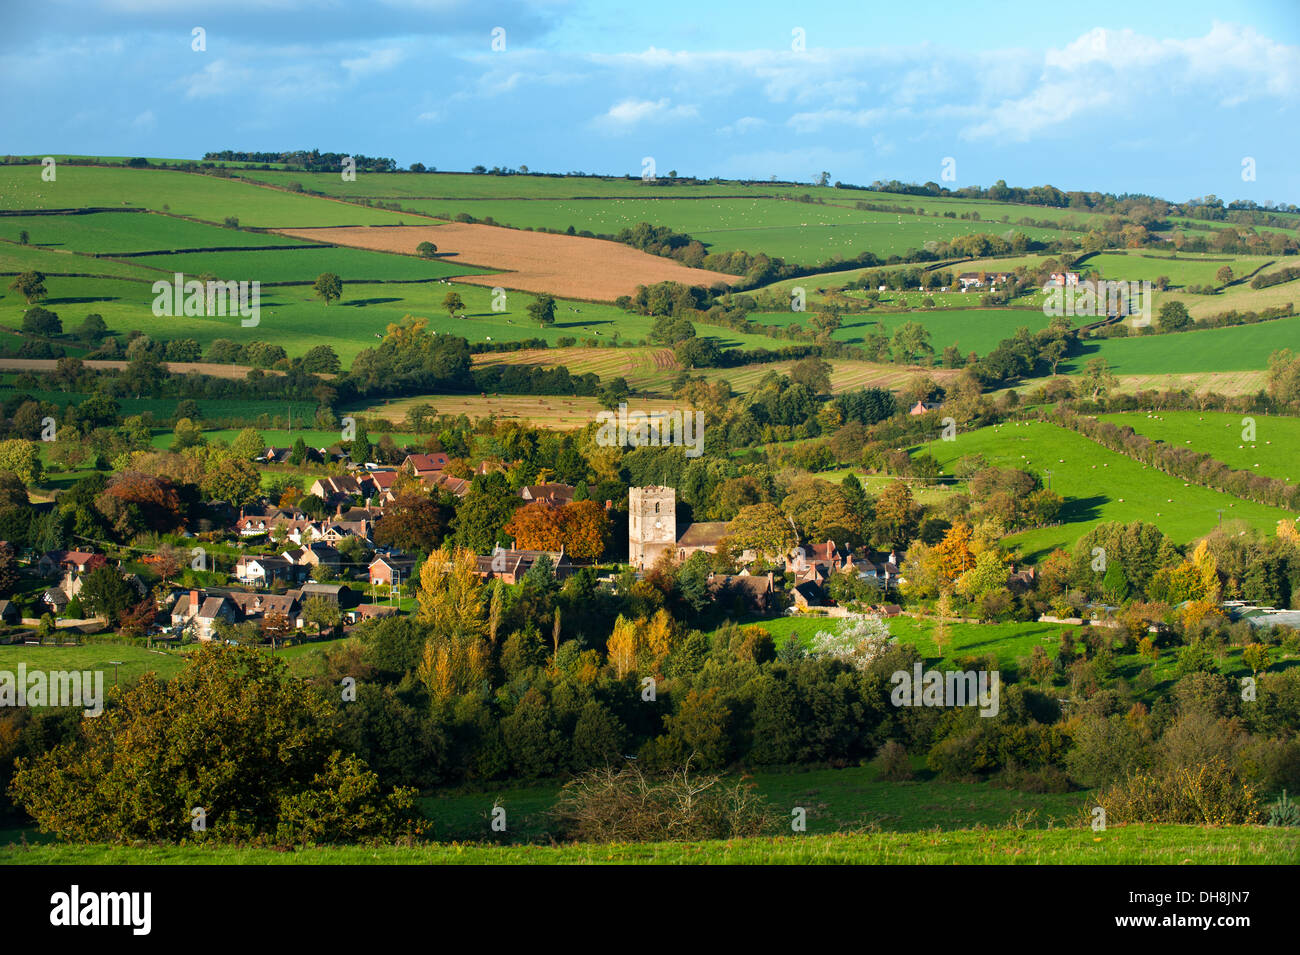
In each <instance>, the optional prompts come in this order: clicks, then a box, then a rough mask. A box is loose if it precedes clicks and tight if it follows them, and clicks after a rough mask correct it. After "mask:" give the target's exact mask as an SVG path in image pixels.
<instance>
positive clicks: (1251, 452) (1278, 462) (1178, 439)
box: [1098, 411, 1300, 481]
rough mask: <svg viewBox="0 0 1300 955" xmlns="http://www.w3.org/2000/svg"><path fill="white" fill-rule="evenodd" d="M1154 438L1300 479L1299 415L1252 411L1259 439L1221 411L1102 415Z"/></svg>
mask: <svg viewBox="0 0 1300 955" xmlns="http://www.w3.org/2000/svg"><path fill="white" fill-rule="evenodd" d="M1098 417H1099V418H1100V419H1101V420H1102V421H1109V422H1111V423H1112V424H1116V425H1120V426H1121V427H1123V426H1127V427H1130V428H1132V429H1133V430H1134V431H1136V432H1137V433H1138V434H1141V435H1145V436H1146V437H1148V438H1150V439H1152V440H1153V441H1164V442H1165V443H1167V444H1175V445H1182V446H1185V447H1190V448H1191V449H1192V450H1194V451H1200V452H1202V453H1203V454H1208V455H1210V457H1212V458H1215V459H1216V460H1219V461H1222V462H1223V463H1224V464H1227V465H1228V466H1229V467H1233V468H1236V469H1238V470H1241V471H1253V472H1255V473H1258V474H1263V475H1265V476H1266V477H1274V478H1281V479H1282V480H1286V481H1300V457H1297V455H1296V448H1298V447H1300V418H1282V417H1277V416H1270V415H1251V416H1250V417H1251V418H1252V419H1253V420H1254V423H1255V440H1254V441H1245V440H1243V438H1242V433H1243V430H1244V426H1243V424H1242V419H1243V416H1242V415H1239V414H1226V413H1223V412H1217V411H1153V412H1146V411H1131V412H1127V413H1124V414H1108V415H1099V416H1098Z"/></svg>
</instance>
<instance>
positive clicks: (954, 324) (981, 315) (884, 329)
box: [753, 293, 1051, 356]
mask: <svg viewBox="0 0 1300 955" xmlns="http://www.w3.org/2000/svg"><path fill="white" fill-rule="evenodd" d="M918 295H919V293H918ZM957 297H961V296H960V295H958V296H957ZM965 298H966V300H967V301H970V298H971V296H970V295H967V296H965ZM753 318H754V321H756V322H758V323H759V324H762V325H782V326H785V325H805V326H806V325H807V323H808V321H809V319H810V318H811V316H810V315H809V314H808V313H807V312H766V313H763V314H759V315H754V316H753ZM1050 321H1051V319H1049V318H1048V317H1047V316H1046V315H1044V314H1043V311H1042V309H1031V308H951V309H947V308H943V309H940V308H936V309H925V310H922V311H916V312H892V313H890V312H870V313H866V314H860V315H845V316H843V323H842V324H841V325H840V327H839V329H838V330H837V331H836V332H835V334H834V335H832V336H831V337H832V338H833V339H834V340H835V341H838V342H843V343H845V344H848V345H860V344H862V343H863V342H864V341H866V337H867V335H869V334H875V333H883V334H885V335H893V333H894V332H895V331H896V330H897V329H898V327H899V326H900V325H902V324H904V323H905V322H918V323H920V324H921V325H924V326H925V328H926V330H927V331H928V332H929V333H930V344H931V346H932V347H933V348H934V350H935V352H936V353H938V352H942V351H943V349H944V348H946V347H948V346H949V345H956V346H957V347H958V348H959V349H960V350H961V353H962V355H963V356H964V355H966V354H968V353H970V352H975V353H976V354H979V355H984V354H987V353H988V352H991V351H992V350H993V349H994V348H996V347H997V345H998V343H999V342H1000V341H1002V340H1003V339H1004V338H1010V337H1011V336H1013V335H1014V334H1015V333H1016V329H1018V328H1028V329H1029V330H1030V331H1038V330H1039V329H1042V328H1046V327H1047V326H1048V324H1049V323H1050Z"/></svg>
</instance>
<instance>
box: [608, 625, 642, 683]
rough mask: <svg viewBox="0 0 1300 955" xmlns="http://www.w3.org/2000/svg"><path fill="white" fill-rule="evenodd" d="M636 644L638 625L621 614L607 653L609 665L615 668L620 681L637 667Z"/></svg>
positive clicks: (610, 637) (610, 638)
mask: <svg viewBox="0 0 1300 955" xmlns="http://www.w3.org/2000/svg"><path fill="white" fill-rule="evenodd" d="M636 644H637V640H636V624H635V623H634V622H633V621H631V620H629V619H627V618H626V617H624V616H623V615H622V614H619V615H618V619H617V620H615V621H614V630H613V632H611V633H610V635H609V641H608V642H607V643H606V645H605V652H606V654H607V655H608V656H609V665H610V666H611V667H613V668H614V676H616V677H617V678H618V679H620V680H621V679H623V677H625V676H627V675H628V674H629V673H631V672H632V670H633V668H634V667H635V666H636V650H637V646H636Z"/></svg>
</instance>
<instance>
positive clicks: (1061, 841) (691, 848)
mask: <svg viewBox="0 0 1300 955" xmlns="http://www.w3.org/2000/svg"><path fill="white" fill-rule="evenodd" d="M1297 852H1300V834H1298V833H1297V832H1296V831H1295V830H1294V829H1283V828H1277V829H1268V828H1265V827H1262V826H1223V827H1219V828H1209V827H1199V826H1179V825H1146V826H1112V827H1111V828H1109V829H1107V830H1106V831H1104V832H1093V831H1092V830H1091V829H1043V830H1032V829H1014V828H1012V829H997V830H990V829H974V830H961V831H956V832H879V833H860V834H850V835H826V836H817V835H785V836H777V837H767V838H756V839H732V840H727V841H725V842H724V841H714V842H685V843H645V844H639V845H638V844H631V845H629V844H623V843H619V844H613V845H561V846H537V845H521V846H484V845H462V844H453V845H428V846H420V847H418V848H409V849H407V848H396V847H382V848H366V847H361V846H343V847H330V848H312V849H302V850H298V851H290V852H282V851H279V850H276V849H245V848H226V847H215V846H214V847H198V848H181V847H174V846H157V847H139V848H136V847H109V846H66V845H35V846H28V847H18V846H11V847H9V848H5V849H0V863H3V864H9V865H56V864H64V865H94V864H109V865H123V864H138V865H144V864H152V865H160V864H195V863H199V864H217V865H220V864H225V865H248V864H270V865H331V864H333V865H394V864H411V865H437V864H442V865H447V864H460V865H565V864H569V865H592V864H609V863H614V864H638V863H639V864H678V865H681V864H700V863H712V864H719V865H736V864H757V865H764V864H767V865H773V864H783V865H817V864H827V865H830V864H849V863H859V864H863V863H866V864H878V865H892V864H897V865H956V864H967V865H971V864H991V865H1136V864H1147V865H1183V864H1193V865H1238V864H1254V865H1261V864H1269V865H1286V864H1290V863H1292V862H1294V860H1295V857H1296V853H1297Z"/></svg>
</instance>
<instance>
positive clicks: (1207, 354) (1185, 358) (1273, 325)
mask: <svg viewBox="0 0 1300 955" xmlns="http://www.w3.org/2000/svg"><path fill="white" fill-rule="evenodd" d="M1278 287H1279V288H1285V287H1286V286H1278ZM1265 291H1271V290H1265ZM1298 297H1300V296H1298ZM1297 342H1300V316H1296V317H1293V318H1279V319H1275V320H1273V321H1268V322H1259V323H1257V324H1254V325H1237V326H1230V327H1227V328H1204V329H1197V330H1195V331H1190V332H1176V333H1173V334H1167V335H1139V336H1130V337H1128V338H1108V339H1103V338H1093V339H1088V340H1086V341H1085V342H1084V343H1083V347H1082V349H1081V352H1080V353H1079V354H1076V355H1072V356H1071V357H1070V358H1068V359H1067V360H1066V361H1065V362H1062V363H1061V367H1060V370H1061V371H1063V372H1077V371H1082V370H1083V367H1084V366H1085V365H1086V364H1087V363H1088V360H1089V359H1091V358H1094V357H1097V356H1101V357H1102V358H1105V359H1106V361H1107V363H1108V364H1109V365H1110V370H1111V371H1113V372H1114V373H1115V374H1117V375H1170V374H1191V373H1196V372H1212V371H1260V370H1263V369H1265V368H1267V367H1268V356H1269V355H1270V354H1272V353H1273V352H1275V351H1277V350H1279V349H1282V348H1294V347H1295V345H1296V343H1297Z"/></svg>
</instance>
